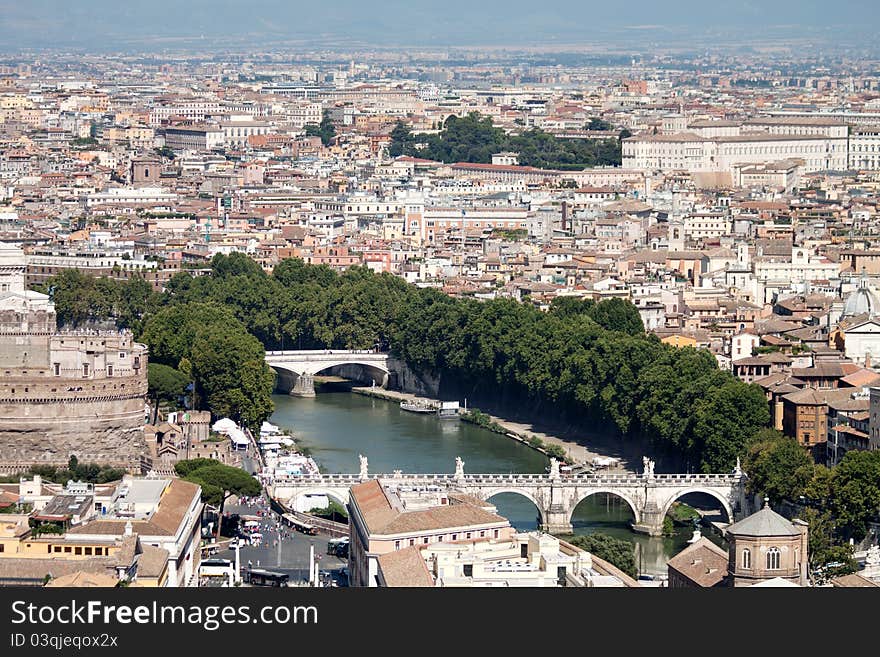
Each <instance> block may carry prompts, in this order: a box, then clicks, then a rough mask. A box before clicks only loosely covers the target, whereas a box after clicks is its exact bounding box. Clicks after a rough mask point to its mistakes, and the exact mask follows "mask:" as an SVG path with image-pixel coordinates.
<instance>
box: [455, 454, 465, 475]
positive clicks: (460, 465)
mask: <svg viewBox="0 0 880 657" xmlns="http://www.w3.org/2000/svg"><path fill="white" fill-rule="evenodd" d="M455 478H456V479H464V461H462V460H461V457H460V456H456V457H455Z"/></svg>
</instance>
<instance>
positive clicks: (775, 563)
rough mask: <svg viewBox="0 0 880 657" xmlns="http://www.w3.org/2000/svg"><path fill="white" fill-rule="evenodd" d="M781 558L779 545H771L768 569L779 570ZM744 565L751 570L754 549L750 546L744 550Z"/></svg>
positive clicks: (767, 556)
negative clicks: (750, 548)
mask: <svg viewBox="0 0 880 657" xmlns="http://www.w3.org/2000/svg"><path fill="white" fill-rule="evenodd" d="M779 559H780V552H779V548H778V547H771V548H770V549H769V550H767V555H766V569H767V570H779V563H780V562H779ZM742 567H743V568H744V569H745V570H751V568H752V551H751V550H749V549H748V548H746V549H745V550H743V551H742Z"/></svg>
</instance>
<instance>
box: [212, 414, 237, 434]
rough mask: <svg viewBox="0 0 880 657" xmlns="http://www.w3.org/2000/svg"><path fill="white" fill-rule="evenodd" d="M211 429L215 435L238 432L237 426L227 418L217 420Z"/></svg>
mask: <svg viewBox="0 0 880 657" xmlns="http://www.w3.org/2000/svg"><path fill="white" fill-rule="evenodd" d="M211 429H212V430H213V431H216V432H217V433H228V432H230V431H233V430H238V426H237V425H236V424H235V422H233V421H232V420H230V419H229V418H228V417H224V418H223V419H221V420H217V421H216V422H215V423H214V425H213V426H212V427H211Z"/></svg>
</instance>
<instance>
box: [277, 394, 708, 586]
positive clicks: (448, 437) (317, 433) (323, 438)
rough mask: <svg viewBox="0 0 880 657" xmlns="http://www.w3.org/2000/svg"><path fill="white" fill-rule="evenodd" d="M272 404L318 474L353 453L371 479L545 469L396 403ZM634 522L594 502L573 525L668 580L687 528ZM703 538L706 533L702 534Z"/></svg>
mask: <svg viewBox="0 0 880 657" xmlns="http://www.w3.org/2000/svg"><path fill="white" fill-rule="evenodd" d="M273 400H274V402H275V413H274V414H273V415H272V417H271V418H270V422H272V423H273V424H277V425H279V426H281V427H283V428H284V429H286V430H288V431H289V432H291V433H292V435H293V436H294V438H295V439H296V441H297V444H298V446H299V447H300V448H305V450H307V451H308V453H309V454H310V455H311V456H312V457H313V458H314V459H315V461H316V462H317V463H318V465H319V467H320V468H321V471H322V472H327V473H356V472H357V471H358V454H363V455H364V456H366V457H367V458H368V459H369V468H370V472H373V473H381V472H386V473H387V472H392V471H394V470H402V471H403V472H424V473H443V472H449V473H452V472H454V470H455V457H456V456H460V457H461V458H462V460H463V461H464V463H465V466H464V467H465V472H466V473H541V472H545V471H546V468H547V465H548V460H547V458H546V457H545V456H544V455H543V454H541V453H539V452H536V451H534V450H533V449H530V448H529V447H526V446H524V445H522V444H520V443H518V442H516V441H513V440H511V439H509V438H507V437H505V436H502V435H499V434H496V433H492V432H491V431H487V430H486V429H482V428H480V427H477V426H475V425H473V424H470V423H467V422H460V421H458V420H440V419H438V418H437V417H436V416H434V415H420V414H416V413H408V412H406V411H402V410H400V407H399V406H398V404H397V403H396V402H388V401H384V400H381V399H374V398H371V397H365V396H362V395H358V394H353V393H349V392H320V391H319V392H318V394H317V396H316V397H313V398H307V399H303V398H297V397H290V396H287V395H274V396H273ZM689 501H690V500H689ZM491 502H492V503H493V504H494V505H495V506H496V507H497V508H498V512H499V513H500V514H501V515H503V516H504V517H506V518H508V519H509V520H510V523H511V524H512V525H513V526H514V527H516V528H517V529H519V530H530V529H536V528H537V526H538V522H537V509H535V506H534V505H533V504H532V503H531V502H530V501H529V500H527V499H526V498H524V497H522V496H519V495H516V494H514V493H505V494H502V495H498V496H496V497H493V498H492V499H491ZM631 519H632V514H631V511H630V510H629V507H628V506H627V504H626V502H623V501H622V500H619V499H617V498H614V497H610V496H604V495H595V496H593V497H590V498H588V499H586V500H584V501H582V502H581V503H580V504H579V505H578V506H577V508H576V509H575V511H574V515H573V517H572V524H573V525H574V532H575V534H590V533H595V532H601V533H604V534H610V535H612V536H615V537H617V538H622V539H625V540H627V541H631V542H633V543H635V544H636V565H637V566H638V567H639V571H640V572H641V573H649V574H661V573H662V574H665V573H666V560H667V559H668V558H669V557H671V556H673V555H674V554H676V553H677V552H679V551H680V550H681V549H682V548H683V547H685V546H686V545H687V544H686V541H687V539H689V538H690V537H691V535H692V530H691V528H685V527H677V528H676V534H675V536H672V537H668V538H660V537H649V536H645V535H643V534H637V533H635V532H633V531H631V530H630V528H629V522H630V520H631ZM703 535H704V536H708V535H709V531H708V530H706V529H703ZM710 538H713V540H716V541H720V539H718V538H715V537H714V536H710Z"/></svg>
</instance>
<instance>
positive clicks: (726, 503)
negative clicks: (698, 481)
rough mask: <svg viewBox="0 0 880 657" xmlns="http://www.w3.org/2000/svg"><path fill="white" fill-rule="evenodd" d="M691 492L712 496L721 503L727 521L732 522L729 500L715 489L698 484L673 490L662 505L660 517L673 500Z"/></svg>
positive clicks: (663, 516)
mask: <svg viewBox="0 0 880 657" xmlns="http://www.w3.org/2000/svg"><path fill="white" fill-rule="evenodd" d="M691 493H703V494H704V495H708V496H709V497H712V498H714V499H715V500H717V501H718V502H720V503H721V507H722V508H723V509H724V513H726V514H727V522H733V507H732V506H731V504H730V500H729V499H728V498H727V497H725V496H724V495H723V494H722V493H719V492H718V491H717V490H713V489H711V488H705V487H700V486H694V487H692V488H683V489H681V490H677V491H675V493H674V494H673V495H671V496H670V497H669V499H668V500H667V501H666V504H664V505H663V513H662V514H661V516H660V517H661V518H665V517H666V514H667V513H669V509H671V508H672V505H673V503H674V502H677V501H678V500H680V499H681V498H682V497H684V496H685V495H690V494H691Z"/></svg>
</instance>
